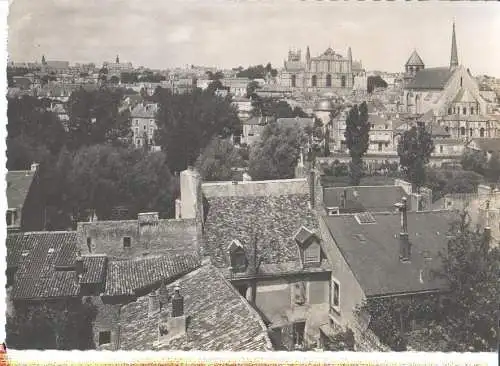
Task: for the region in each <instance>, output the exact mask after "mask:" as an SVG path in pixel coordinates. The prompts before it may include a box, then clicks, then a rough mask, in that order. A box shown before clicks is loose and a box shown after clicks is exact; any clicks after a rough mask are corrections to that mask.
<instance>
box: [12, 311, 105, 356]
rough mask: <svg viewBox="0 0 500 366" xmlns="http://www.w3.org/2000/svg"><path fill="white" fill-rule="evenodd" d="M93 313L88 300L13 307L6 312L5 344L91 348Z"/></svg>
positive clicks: (92, 343)
mask: <svg viewBox="0 0 500 366" xmlns="http://www.w3.org/2000/svg"><path fill="white" fill-rule="evenodd" d="M96 315H97V309H96V307H95V306H94V305H93V304H92V303H90V302H86V303H84V304H68V306H66V307H65V308H64V309H63V308H61V307H60V306H51V305H49V304H45V303H40V304H36V305H30V306H26V307H21V308H17V309H16V311H15V312H14V314H13V315H7V319H6V320H7V322H6V333H7V344H8V345H9V347H11V348H14V349H18V350H23V349H41V350H43V349H57V350H72V349H78V350H89V349H94V348H95V345H94V341H93V333H92V322H93V321H94V320H95V318H96Z"/></svg>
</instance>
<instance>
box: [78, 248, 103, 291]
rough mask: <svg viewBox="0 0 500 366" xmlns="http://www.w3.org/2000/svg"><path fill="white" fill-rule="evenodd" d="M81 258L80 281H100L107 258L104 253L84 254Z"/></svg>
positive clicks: (88, 282) (86, 282)
mask: <svg viewBox="0 0 500 366" xmlns="http://www.w3.org/2000/svg"><path fill="white" fill-rule="evenodd" d="M82 258H83V268H84V272H83V274H82V277H81V278H80V283H83V284H91V283H102V282H103V281H104V275H105V273H106V264H107V263H108V258H107V257H106V255H103V254H99V255H85V256H83V257H82Z"/></svg>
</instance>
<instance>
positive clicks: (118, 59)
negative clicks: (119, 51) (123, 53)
mask: <svg viewBox="0 0 500 366" xmlns="http://www.w3.org/2000/svg"><path fill="white" fill-rule="evenodd" d="M116 63H117V64H119V63H120V57H118V55H116Z"/></svg>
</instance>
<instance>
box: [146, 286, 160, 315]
mask: <svg viewBox="0 0 500 366" xmlns="http://www.w3.org/2000/svg"><path fill="white" fill-rule="evenodd" d="M159 312H160V299H159V297H158V294H157V293H156V291H153V292H151V293H150V294H149V295H148V317H152V316H154V315H156V314H158V313H159Z"/></svg>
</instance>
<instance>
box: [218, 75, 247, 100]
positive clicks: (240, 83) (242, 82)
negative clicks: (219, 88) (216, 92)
mask: <svg viewBox="0 0 500 366" xmlns="http://www.w3.org/2000/svg"><path fill="white" fill-rule="evenodd" d="M221 82H222V85H223V86H224V88H227V89H228V90H229V93H230V94H232V95H234V96H236V97H244V96H246V95H247V87H248V84H249V83H250V79H248V78H238V77H235V78H223V79H221Z"/></svg>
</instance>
